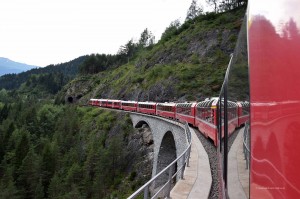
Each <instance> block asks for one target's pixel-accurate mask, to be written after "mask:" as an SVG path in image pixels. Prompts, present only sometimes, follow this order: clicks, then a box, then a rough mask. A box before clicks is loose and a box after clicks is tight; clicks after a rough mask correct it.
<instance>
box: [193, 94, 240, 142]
mask: <svg viewBox="0 0 300 199" xmlns="http://www.w3.org/2000/svg"><path fill="white" fill-rule="evenodd" d="M218 102H219V98H217V97H213V98H211V99H206V100H205V101H202V102H199V103H198V104H197V105H196V113H195V126H196V127H197V128H198V129H199V131H200V132H201V133H203V134H204V135H205V136H206V137H209V138H210V139H211V140H213V142H214V144H215V146H217V143H218V120H217V105H218ZM221 104H222V105H223V106H224V102H223V101H222V103H221ZM227 107H228V121H229V122H228V132H229V135H230V134H232V133H233V132H234V130H235V129H236V128H237V127H238V105H237V103H235V102H232V101H228V102H227ZM221 128H224V125H223V123H222V124H221ZM223 136H224V134H223V133H222V136H221V137H223Z"/></svg>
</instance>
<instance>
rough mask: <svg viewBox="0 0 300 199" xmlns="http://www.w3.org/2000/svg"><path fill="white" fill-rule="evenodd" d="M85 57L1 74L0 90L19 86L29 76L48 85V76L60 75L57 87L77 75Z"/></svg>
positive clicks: (26, 80) (36, 82)
mask: <svg viewBox="0 0 300 199" xmlns="http://www.w3.org/2000/svg"><path fill="white" fill-rule="evenodd" d="M86 57H87V56H81V57H78V58H76V59H74V60H71V61H69V62H66V63H61V64H56V65H49V66H46V67H40V68H33V69H31V70H28V71H26V72H21V73H19V74H6V75H2V76H0V90H1V89H3V88H4V89H7V90H12V89H18V88H19V87H20V86H21V84H23V83H25V82H28V81H30V79H31V78H33V79H34V80H33V82H35V84H38V83H40V82H39V81H36V80H38V79H40V80H41V81H42V82H44V84H46V85H48V86H49V85H50V82H49V78H50V76H52V77H55V78H58V77H60V80H59V81H60V83H59V84H60V86H59V87H61V86H63V85H64V84H65V83H66V82H68V81H70V80H72V79H73V78H74V77H75V76H76V75H77V73H78V68H79V66H80V65H81V64H82V63H83V61H84V60H85V59H86ZM0 65H1V64H0ZM46 79H47V81H46ZM50 79H52V78H50ZM28 84H30V82H28V83H27V85H28Z"/></svg>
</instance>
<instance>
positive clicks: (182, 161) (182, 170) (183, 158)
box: [180, 153, 185, 179]
mask: <svg viewBox="0 0 300 199" xmlns="http://www.w3.org/2000/svg"><path fill="white" fill-rule="evenodd" d="M181 165H182V169H181V175H180V179H183V172H184V165H185V153H184V154H183V156H182V160H181Z"/></svg>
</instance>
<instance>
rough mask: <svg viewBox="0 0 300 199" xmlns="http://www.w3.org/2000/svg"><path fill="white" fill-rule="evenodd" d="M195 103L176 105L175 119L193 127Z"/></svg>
mask: <svg viewBox="0 0 300 199" xmlns="http://www.w3.org/2000/svg"><path fill="white" fill-rule="evenodd" d="M196 104H197V103H195V102H194V103H177V104H176V119H178V120H179V121H182V122H187V123H189V124H192V125H193V126H194V125H195V113H196Z"/></svg>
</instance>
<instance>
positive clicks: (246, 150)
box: [243, 122, 250, 169]
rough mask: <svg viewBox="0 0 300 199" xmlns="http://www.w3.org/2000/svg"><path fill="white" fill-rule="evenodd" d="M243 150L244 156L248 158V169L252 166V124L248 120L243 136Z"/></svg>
mask: <svg viewBox="0 0 300 199" xmlns="http://www.w3.org/2000/svg"><path fill="white" fill-rule="evenodd" d="M243 152H244V158H245V160H246V169H249V166H250V126H249V123H248V122H246V124H245V129H244V138H243Z"/></svg>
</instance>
